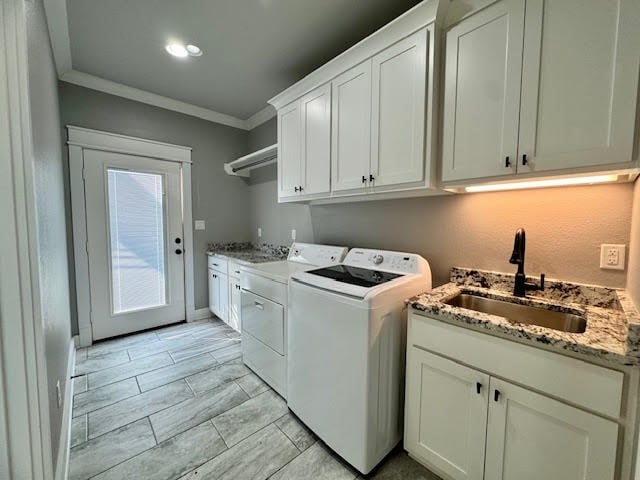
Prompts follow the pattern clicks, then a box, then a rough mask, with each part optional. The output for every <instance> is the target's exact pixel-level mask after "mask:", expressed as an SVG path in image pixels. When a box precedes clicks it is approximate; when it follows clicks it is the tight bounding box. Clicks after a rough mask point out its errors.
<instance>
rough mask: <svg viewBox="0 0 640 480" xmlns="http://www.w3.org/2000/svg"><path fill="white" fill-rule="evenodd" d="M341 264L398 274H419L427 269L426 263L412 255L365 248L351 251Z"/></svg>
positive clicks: (417, 256)
mask: <svg viewBox="0 0 640 480" xmlns="http://www.w3.org/2000/svg"><path fill="white" fill-rule="evenodd" d="M343 263H344V265H348V266H354V267H361V268H370V269H375V270H386V271H390V272H399V273H421V272H422V271H423V269H424V268H425V267H426V268H428V264H427V261H426V260H425V259H424V258H422V257H421V256H420V255H416V254H414V253H403V252H390V251H386V250H369V249H366V248H353V249H351V250H350V251H349V253H348V254H347V257H346V258H345V259H344V262H343Z"/></svg>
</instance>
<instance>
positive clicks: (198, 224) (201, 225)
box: [196, 220, 206, 230]
mask: <svg viewBox="0 0 640 480" xmlns="http://www.w3.org/2000/svg"><path fill="white" fill-rule="evenodd" d="M205 229H206V227H205V223H204V220H196V230H205Z"/></svg>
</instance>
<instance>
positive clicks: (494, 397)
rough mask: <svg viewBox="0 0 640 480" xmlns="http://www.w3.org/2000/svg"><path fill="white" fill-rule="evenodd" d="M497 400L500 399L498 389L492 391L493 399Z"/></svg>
mask: <svg viewBox="0 0 640 480" xmlns="http://www.w3.org/2000/svg"><path fill="white" fill-rule="evenodd" d="M498 400H500V390H497V389H496V390H494V391H493V401H494V402H497V401H498Z"/></svg>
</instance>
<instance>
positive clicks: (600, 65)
mask: <svg viewBox="0 0 640 480" xmlns="http://www.w3.org/2000/svg"><path fill="white" fill-rule="evenodd" d="M639 19H640V9H639V8H638V2H637V0H607V1H603V0H528V1H527V10H526V17H525V37H524V56H523V64H522V71H523V75H522V100H521V101H522V105H521V108H520V138H519V155H520V159H519V160H520V162H519V164H518V168H519V169H522V171H524V172H528V171H530V172H536V171H545V170H556V169H559V168H574V167H589V166H593V165H606V164H620V163H626V162H629V161H630V160H631V159H632V150H633V140H634V127H635V115H636V97H637V92H638V58H639V56H640V35H639V34H638V33H639V31H640V30H639V29H640V21H639ZM523 155H526V156H527V157H526V164H525V165H523V162H522V156H523ZM522 167H524V168H522Z"/></svg>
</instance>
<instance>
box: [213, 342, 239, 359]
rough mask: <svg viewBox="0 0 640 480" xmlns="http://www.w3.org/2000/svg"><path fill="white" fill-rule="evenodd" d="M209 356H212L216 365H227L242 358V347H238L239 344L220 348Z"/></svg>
mask: <svg viewBox="0 0 640 480" xmlns="http://www.w3.org/2000/svg"><path fill="white" fill-rule="evenodd" d="M211 355H213V358H215V359H216V360H217V361H218V363H227V362H230V361H231V360H236V359H238V358H241V357H242V346H241V345H240V342H238V343H234V344H233V345H229V346H228V347H224V348H220V349H218V350H216V351H215V352H211Z"/></svg>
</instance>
